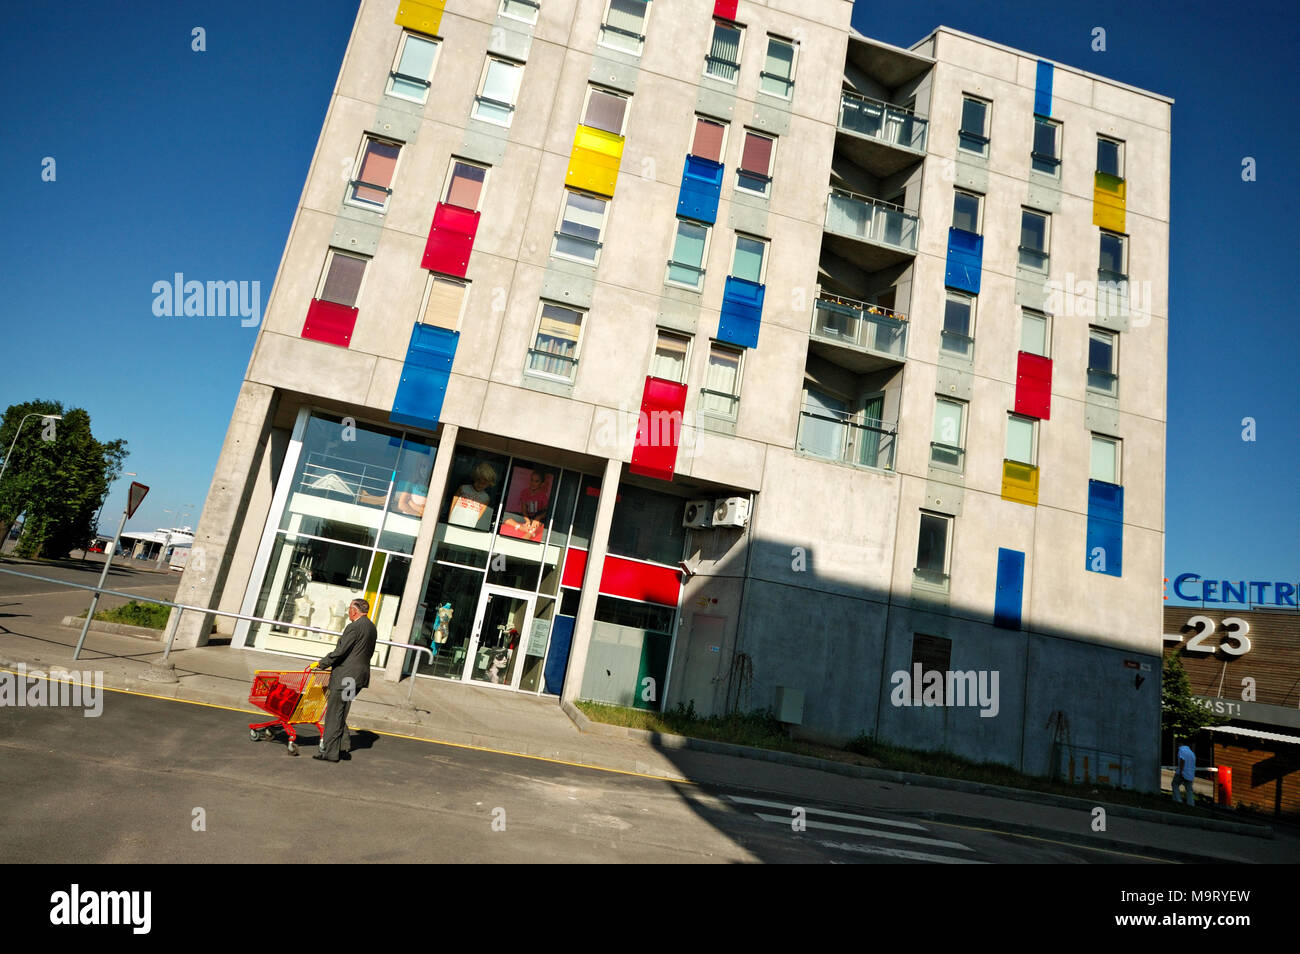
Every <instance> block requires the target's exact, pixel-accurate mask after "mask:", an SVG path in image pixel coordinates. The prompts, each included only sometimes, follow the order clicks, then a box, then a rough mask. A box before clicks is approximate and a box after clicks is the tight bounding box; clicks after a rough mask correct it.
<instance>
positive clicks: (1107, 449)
mask: <svg viewBox="0 0 1300 954" xmlns="http://www.w3.org/2000/svg"><path fill="white" fill-rule="evenodd" d="M1088 476H1089V477H1091V478H1092V479H1093V480H1104V481H1105V482H1106V483H1108V484H1118V483H1119V440H1118V438H1114V437H1103V436H1102V435H1101V434H1093V435H1092V454H1091V457H1090V459H1089V465H1088Z"/></svg>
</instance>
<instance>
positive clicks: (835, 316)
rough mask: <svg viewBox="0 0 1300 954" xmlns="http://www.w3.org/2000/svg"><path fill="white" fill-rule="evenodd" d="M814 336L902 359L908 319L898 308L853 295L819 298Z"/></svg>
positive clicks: (815, 305)
mask: <svg viewBox="0 0 1300 954" xmlns="http://www.w3.org/2000/svg"><path fill="white" fill-rule="evenodd" d="M812 335H813V337H814V338H820V339H821V340H823V341H830V342H832V343H834V344H843V345H848V346H849V347H852V348H862V349H864V350H867V351H876V352H879V353H880V354H887V355H889V356H890V357H893V358H897V359H898V360H899V361H902V360H903V358H905V357H906V356H907V319H906V318H905V317H904V316H903V315H900V314H899V313H898V312H896V311H891V310H890V309H888V308H882V307H881V306H880V305H871V304H868V303H866V302H862V301H854V300H853V299H852V298H840V297H838V296H835V295H822V296H821V297H819V298H818V299H817V301H816V302H815V303H814V305H813V322H812Z"/></svg>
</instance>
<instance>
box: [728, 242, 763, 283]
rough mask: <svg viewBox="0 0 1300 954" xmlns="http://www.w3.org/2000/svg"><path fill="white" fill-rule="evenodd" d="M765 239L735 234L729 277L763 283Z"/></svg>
mask: <svg viewBox="0 0 1300 954" xmlns="http://www.w3.org/2000/svg"><path fill="white" fill-rule="evenodd" d="M766 252H767V240H766V239H760V238H752V237H750V236H748V235H741V234H739V233H737V234H736V251H735V254H734V255H733V256H732V258H731V277H732V278H743V279H745V281H749V282H753V283H754V284H756V285H761V284H763V277H764V274H765V273H766V264H767V262H766V259H767V255H766Z"/></svg>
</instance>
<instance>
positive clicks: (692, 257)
mask: <svg viewBox="0 0 1300 954" xmlns="http://www.w3.org/2000/svg"><path fill="white" fill-rule="evenodd" d="M708 244H709V230H708V227H707V226H704V225H700V224H698V223H696V222H688V221H687V220H686V219H678V220H677V234H676V237H675V238H674V239H673V254H672V258H670V259H669V260H668V282H669V283H670V284H673V285H682V286H683V287H685V288H691V289H695V290H697V291H698V290H699V287H700V285H701V283H702V282H703V281H704V256H705V251H706V249H707V248H708Z"/></svg>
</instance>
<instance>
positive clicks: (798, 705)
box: [776, 686, 803, 725]
mask: <svg viewBox="0 0 1300 954" xmlns="http://www.w3.org/2000/svg"><path fill="white" fill-rule="evenodd" d="M776 718H777V721H778V722H784V723H786V724H787V725H803V690H802V689H791V688H790V687H789V686H777V687H776Z"/></svg>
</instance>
